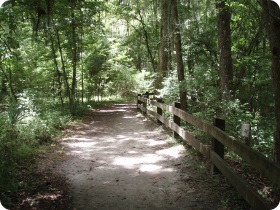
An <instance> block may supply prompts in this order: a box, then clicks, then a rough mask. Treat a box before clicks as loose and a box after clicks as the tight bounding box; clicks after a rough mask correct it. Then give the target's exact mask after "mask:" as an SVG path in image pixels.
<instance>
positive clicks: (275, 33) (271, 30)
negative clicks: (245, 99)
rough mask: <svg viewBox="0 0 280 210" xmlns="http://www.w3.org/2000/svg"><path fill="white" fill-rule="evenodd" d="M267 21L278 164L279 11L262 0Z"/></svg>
mask: <svg viewBox="0 0 280 210" xmlns="http://www.w3.org/2000/svg"><path fill="white" fill-rule="evenodd" d="M262 3H263V8H264V12H265V17H266V20H267V27H266V28H267V34H268V38H269V45H270V51H271V76H272V87H273V93H274V106H275V110H274V113H275V127H274V159H275V161H276V162H278V163H280V38H279V37H280V9H279V6H278V5H277V4H276V3H275V2H273V1H270V0H262Z"/></svg>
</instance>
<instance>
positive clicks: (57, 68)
mask: <svg viewBox="0 0 280 210" xmlns="http://www.w3.org/2000/svg"><path fill="white" fill-rule="evenodd" d="M50 40H51V47H52V53H53V62H54V65H55V69H56V74H57V83H58V90H59V98H60V102H61V105H62V106H64V102H63V97H62V83H61V75H62V74H61V73H60V71H59V67H58V62H57V60H56V52H55V48H54V42H53V37H52V35H51V34H50Z"/></svg>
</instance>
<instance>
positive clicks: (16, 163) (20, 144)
mask: <svg viewBox="0 0 280 210" xmlns="http://www.w3.org/2000/svg"><path fill="white" fill-rule="evenodd" d="M39 95H41V97H40V100H38V99H39V98H36V96H35V95H34V94H31V93H30V92H28V91H27V92H24V93H23V94H21V95H20V97H19V98H18V100H17V101H14V100H10V102H9V106H7V107H6V109H5V110H4V111H3V112H1V113H0V159H1V162H0V188H1V195H0V196H1V201H2V203H3V204H9V202H10V198H9V195H10V194H14V193H16V192H17V190H18V189H19V188H21V187H22V184H21V183H22V182H21V178H20V173H19V172H20V171H21V170H23V169H28V168H30V166H31V165H30V164H32V162H33V159H34V158H35V156H36V154H38V152H39V151H38V148H39V146H40V145H42V144H49V143H51V142H52V141H53V137H54V136H55V135H56V134H57V133H58V131H59V130H61V129H63V128H64V127H65V126H66V124H67V123H68V122H69V121H70V120H71V117H70V115H69V114H68V115H67V114H65V111H64V110H63V109H61V110H59V109H58V107H59V106H58V105H57V104H53V102H52V103H50V104H48V101H47V100H44V101H43V100H42V94H39ZM17 174H18V175H17Z"/></svg>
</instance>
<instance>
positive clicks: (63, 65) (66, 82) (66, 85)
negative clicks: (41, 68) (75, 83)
mask: <svg viewBox="0 0 280 210" xmlns="http://www.w3.org/2000/svg"><path fill="white" fill-rule="evenodd" d="M55 31H56V38H57V45H58V49H59V54H60V60H61V66H62V71H63V78H64V83H65V87H66V94H67V97H68V100H69V103H70V98H71V97H70V86H69V82H68V78H67V73H66V67H65V62H64V58H63V52H62V47H61V43H60V36H59V32H58V30H57V29H55Z"/></svg>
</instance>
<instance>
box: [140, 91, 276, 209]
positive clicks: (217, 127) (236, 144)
mask: <svg viewBox="0 0 280 210" xmlns="http://www.w3.org/2000/svg"><path fill="white" fill-rule="evenodd" d="M149 95H152V94H149V93H145V94H142V95H141V94H138V97H137V108H139V109H141V110H142V112H143V113H145V114H149V115H152V116H154V117H155V118H156V119H157V121H158V122H159V123H162V124H165V125H166V126H167V127H168V128H171V129H172V130H173V132H174V133H175V135H178V136H180V137H182V138H183V139H184V140H185V141H187V142H188V143H189V144H190V145H192V147H193V148H195V149H196V150H197V151H199V152H200V153H202V154H203V155H204V156H205V157H206V158H207V159H209V160H210V161H211V162H212V164H213V166H214V167H213V168H214V170H218V171H220V172H221V173H222V174H223V175H224V176H225V177H226V178H227V179H228V180H229V181H230V182H231V184H232V185H233V186H234V187H235V188H236V190H237V191H238V192H239V193H240V194H241V195H242V196H243V198H244V199H245V200H246V201H247V203H249V205H250V206H251V207H252V208H253V209H260V210H265V209H272V208H273V207H272V206H271V205H270V204H269V203H268V202H267V201H266V200H265V199H264V198H263V197H261V196H260V195H259V193H258V192H256V191H255V190H253V189H252V187H251V186H250V185H249V184H248V183H247V182H246V181H245V180H244V179H242V178H241V177H240V176H239V175H238V174H236V173H234V172H233V170H232V169H231V167H230V166H229V165H228V164H227V163H226V162H225V161H224V159H223V158H224V147H227V149H228V150H230V151H232V152H234V153H235V154H237V155H238V156H239V157H241V158H242V159H243V160H244V161H246V162H247V163H248V164H249V165H251V166H252V167H254V168H255V169H257V170H258V171H259V173H260V174H262V175H263V176H265V177H267V178H268V179H270V181H271V182H272V183H273V185H275V186H278V187H280V165H279V164H276V163H275V162H273V161H271V160H270V159H268V158H266V157H265V156H264V155H262V154H261V153H259V152H258V151H256V150H253V149H252V148H250V147H249V146H248V145H246V144H244V143H242V142H241V141H239V140H237V139H236V138H234V137H232V136H229V135H228V134H227V133H225V132H224V131H223V128H224V121H223V120H220V119H216V120H215V122H214V125H212V124H209V123H207V122H205V121H203V120H201V119H199V118H197V117H195V116H192V115H191V114H189V113H187V112H185V111H183V110H181V109H180V106H179V105H178V104H175V106H176V107H175V106H169V105H166V104H164V103H162V100H151V99H149ZM148 106H154V107H156V110H157V111H156V112H155V111H152V110H151V109H148V108H147V107H148ZM178 107H179V108H178ZM163 110H165V111H168V112H169V113H170V114H172V115H173V121H172V120H170V119H166V118H164V117H163V116H162V113H163ZM180 120H183V121H185V122H187V123H189V124H191V125H193V126H195V127H196V128H199V129H200V130H202V131H204V132H205V133H207V134H208V135H210V136H212V137H213V141H212V145H211V146H210V145H205V144H203V143H202V142H201V141H200V140H198V139H197V138H195V137H194V136H193V135H192V134H190V133H189V132H188V131H186V130H185V129H183V128H182V127H180Z"/></svg>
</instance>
